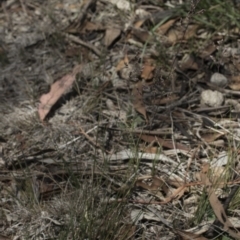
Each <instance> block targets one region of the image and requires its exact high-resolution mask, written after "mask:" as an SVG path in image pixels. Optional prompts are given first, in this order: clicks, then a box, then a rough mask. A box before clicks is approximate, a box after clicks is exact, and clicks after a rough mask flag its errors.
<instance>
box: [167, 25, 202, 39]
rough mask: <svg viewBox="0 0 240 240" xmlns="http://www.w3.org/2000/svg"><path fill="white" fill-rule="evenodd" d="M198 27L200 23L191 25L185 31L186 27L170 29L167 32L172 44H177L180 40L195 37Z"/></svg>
mask: <svg viewBox="0 0 240 240" xmlns="http://www.w3.org/2000/svg"><path fill="white" fill-rule="evenodd" d="M198 28H199V25H190V26H188V28H187V30H186V31H184V29H170V30H169V31H168V34H167V37H168V40H169V41H170V42H171V43H172V44H175V43H176V42H179V41H183V40H188V39H190V38H192V37H194V35H195V34H196V31H197V29H198Z"/></svg>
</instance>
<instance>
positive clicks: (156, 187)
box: [135, 177, 169, 199]
mask: <svg viewBox="0 0 240 240" xmlns="http://www.w3.org/2000/svg"><path fill="white" fill-rule="evenodd" d="M135 186H136V187H142V188H144V189H146V190H149V191H150V192H151V193H153V194H155V195H159V193H158V191H163V192H164V194H165V195H167V194H168V192H169V188H168V186H167V185H166V183H165V182H164V181H163V180H162V179H160V178H158V177H152V182H151V184H149V185H148V184H146V183H144V182H142V180H137V181H136V182H135ZM159 196H160V195H159ZM162 198H163V197H162V195H161V199H162Z"/></svg>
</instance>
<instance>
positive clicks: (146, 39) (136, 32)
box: [131, 28, 152, 43]
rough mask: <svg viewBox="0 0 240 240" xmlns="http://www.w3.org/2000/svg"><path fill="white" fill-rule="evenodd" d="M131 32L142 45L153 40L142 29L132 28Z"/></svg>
mask: <svg viewBox="0 0 240 240" xmlns="http://www.w3.org/2000/svg"><path fill="white" fill-rule="evenodd" d="M131 32H132V34H133V36H134V37H135V38H136V39H138V40H139V41H140V42H142V43H145V42H149V41H151V40H152V36H151V34H150V33H149V32H148V31H146V30H143V29H140V28H132V31H131Z"/></svg>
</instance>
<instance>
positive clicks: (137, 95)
mask: <svg viewBox="0 0 240 240" xmlns="http://www.w3.org/2000/svg"><path fill="white" fill-rule="evenodd" d="M142 90H143V83H142V82H138V83H136V84H135V86H134V88H133V90H132V96H133V106H134V108H135V110H136V111H137V112H139V113H141V114H142V115H143V116H144V118H145V120H146V122H148V117H147V112H146V108H145V105H144V103H143V93H142Z"/></svg>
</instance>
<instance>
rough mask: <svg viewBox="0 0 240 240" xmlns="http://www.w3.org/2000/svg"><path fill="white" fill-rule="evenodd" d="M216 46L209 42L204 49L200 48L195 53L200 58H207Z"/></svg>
mask: <svg viewBox="0 0 240 240" xmlns="http://www.w3.org/2000/svg"><path fill="white" fill-rule="evenodd" d="M216 49H217V47H216V45H215V44H214V43H211V44H209V45H207V46H206V47H205V48H204V49H201V51H199V53H198V54H197V55H198V56H199V57H200V58H203V59H205V58H208V57H209V56H210V55H211V54H213V53H214V52H215V51H216Z"/></svg>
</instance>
